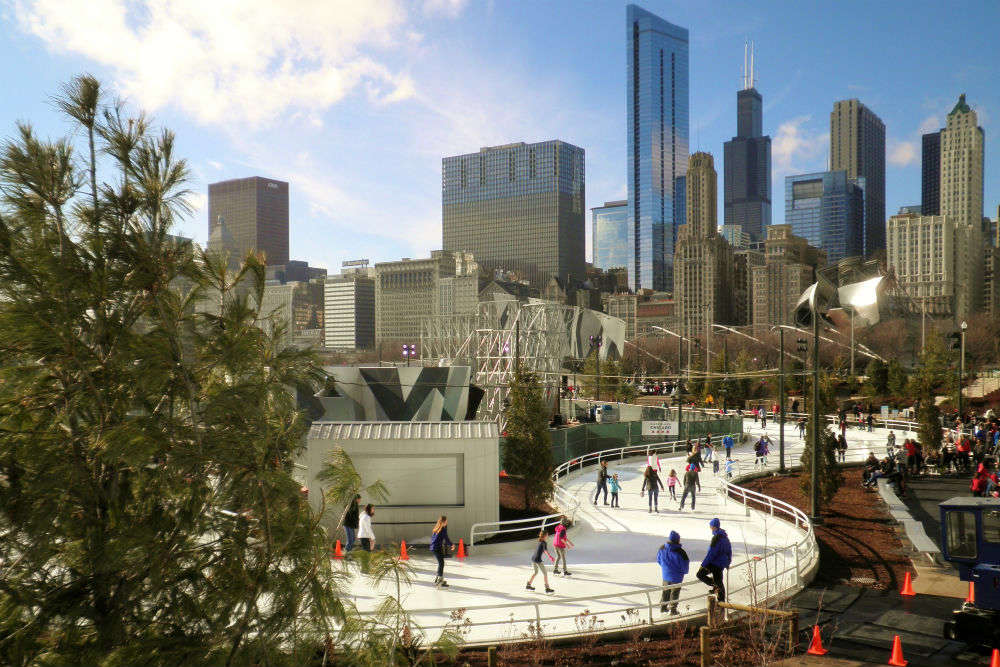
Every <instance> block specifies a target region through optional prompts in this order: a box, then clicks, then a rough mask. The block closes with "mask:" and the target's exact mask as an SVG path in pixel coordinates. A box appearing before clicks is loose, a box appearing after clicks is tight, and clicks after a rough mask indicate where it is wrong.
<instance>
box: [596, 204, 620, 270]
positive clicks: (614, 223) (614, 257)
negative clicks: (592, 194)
mask: <svg viewBox="0 0 1000 667" xmlns="http://www.w3.org/2000/svg"><path fill="white" fill-rule="evenodd" d="M590 210H591V214H592V216H593V223H594V236H593V240H594V266H595V267H596V268H598V269H603V270H605V271H607V270H608V269H614V268H624V267H626V266H628V257H629V244H628V202H627V201H625V200H622V201H609V202H604V206H595V207H594V208H592V209H590Z"/></svg>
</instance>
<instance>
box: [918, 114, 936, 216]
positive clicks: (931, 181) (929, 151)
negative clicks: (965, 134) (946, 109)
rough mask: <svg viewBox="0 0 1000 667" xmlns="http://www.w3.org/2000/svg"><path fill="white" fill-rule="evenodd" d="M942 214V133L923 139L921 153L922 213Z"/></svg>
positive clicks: (932, 133)
mask: <svg viewBox="0 0 1000 667" xmlns="http://www.w3.org/2000/svg"><path fill="white" fill-rule="evenodd" d="M940 212H941V132H940V131H938V132H930V133H928V134H925V135H924V136H923V137H921V151H920V213H921V215H938V214H939V213H940Z"/></svg>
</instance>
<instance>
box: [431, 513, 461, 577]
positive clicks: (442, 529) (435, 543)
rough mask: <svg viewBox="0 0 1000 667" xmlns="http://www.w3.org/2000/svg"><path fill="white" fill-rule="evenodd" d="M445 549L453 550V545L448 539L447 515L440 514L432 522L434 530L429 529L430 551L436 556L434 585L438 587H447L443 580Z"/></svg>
mask: <svg viewBox="0 0 1000 667" xmlns="http://www.w3.org/2000/svg"><path fill="white" fill-rule="evenodd" d="M445 549H451V550H452V551H454V550H455V545H454V544H452V543H451V540H450V539H448V517H446V516H445V515H443V514H442V515H441V516H440V518H438V520H437V523H436V524H434V530H433V531H431V551H433V552H434V557H435V558H437V562H438V570H437V576H436V577H434V585H435V586H437V587H438V588H448V582H447V581H445V580H444V554H445Z"/></svg>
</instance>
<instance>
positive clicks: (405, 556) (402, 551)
mask: <svg viewBox="0 0 1000 667" xmlns="http://www.w3.org/2000/svg"><path fill="white" fill-rule="evenodd" d="M399 560H410V554H408V553H406V540H403V541H402V542H400V543H399Z"/></svg>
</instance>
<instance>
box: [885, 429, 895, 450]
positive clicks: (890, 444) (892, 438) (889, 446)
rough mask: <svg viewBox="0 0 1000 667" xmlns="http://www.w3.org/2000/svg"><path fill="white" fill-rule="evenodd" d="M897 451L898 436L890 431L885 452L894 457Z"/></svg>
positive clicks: (886, 439)
mask: <svg viewBox="0 0 1000 667" xmlns="http://www.w3.org/2000/svg"><path fill="white" fill-rule="evenodd" d="M895 450H896V434H895V433H893V432H892V431H889V435H888V436H886V438H885V451H886V454H888V455H889V456H892V455H893V453H894V452H895Z"/></svg>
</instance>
